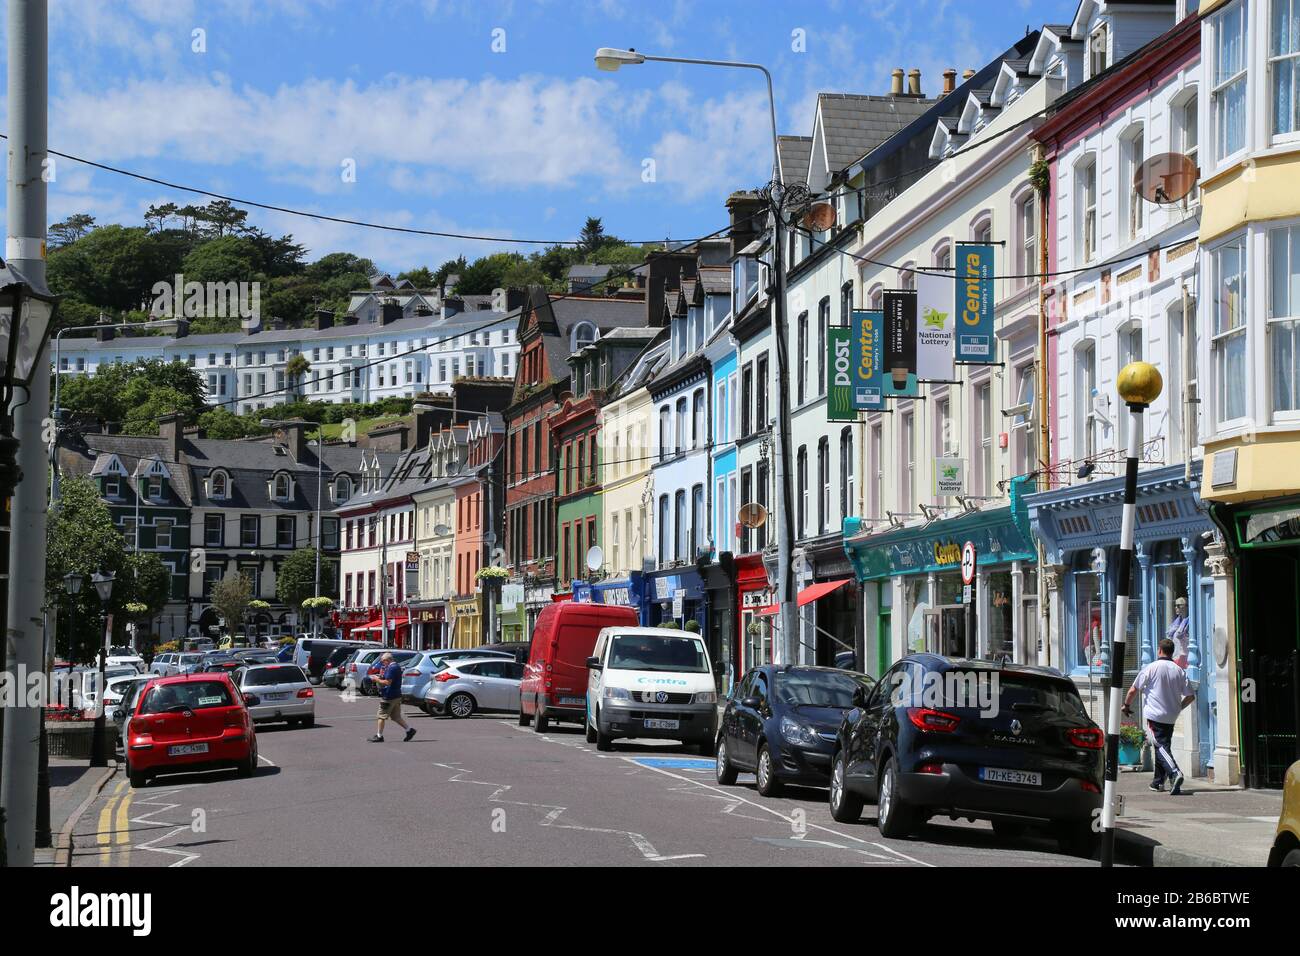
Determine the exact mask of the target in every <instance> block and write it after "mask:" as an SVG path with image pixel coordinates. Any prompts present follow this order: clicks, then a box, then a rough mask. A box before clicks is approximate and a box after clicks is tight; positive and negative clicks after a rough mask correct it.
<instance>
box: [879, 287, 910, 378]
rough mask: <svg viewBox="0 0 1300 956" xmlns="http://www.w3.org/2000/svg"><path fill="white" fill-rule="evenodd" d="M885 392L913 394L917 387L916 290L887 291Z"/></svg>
mask: <svg viewBox="0 0 1300 956" xmlns="http://www.w3.org/2000/svg"><path fill="white" fill-rule="evenodd" d="M883 371H884V384H885V394H886V395H893V396H898V397H912V396H915V395H917V394H918V392H917V389H916V293H915V292H914V291H912V290H909V289H895V290H889V291H886V292H885V367H884V369H883Z"/></svg>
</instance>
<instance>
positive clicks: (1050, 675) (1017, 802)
mask: <svg viewBox="0 0 1300 956" xmlns="http://www.w3.org/2000/svg"><path fill="white" fill-rule="evenodd" d="M854 703H855V705H856V706H855V707H854V709H853V710H851V711H849V712H848V713H847V714H845V715H844V721H843V723H842V724H841V725H840V729H839V734H838V735H837V738H836V742H835V756H834V762H833V763H832V765H831V790H830V807H831V815H832V816H833V817H834V818H835V819H836V820H838V821H839V822H841V823H851V822H855V821H857V820H858V818H859V817H860V816H861V814H862V806H863V803H864V802H867V801H874V802H875V804H876V808H877V813H876V818H877V821H876V822H877V826H879V828H880V833H881V835H882V836H885V837H891V838H897V837H905V836H907V835H908V834H909V833H911V832H912V831H913V830H914V829H916V828H917V827H919V826H921V825H922V824H923V823H925V822H926V820H928V819H929V818H930V817H931V816H934V815H936V814H940V813H943V814H947V815H948V816H949V817H950V818H952V819H957V818H959V817H967V818H969V819H977V818H978V819H985V820H990V821H992V823H993V829H994V832H996V833H997V834H998V835H999V836H1004V837H1013V836H1017V835H1019V834H1020V833H1022V832H1023V831H1024V830H1025V828H1026V827H1027V826H1030V825H1035V824H1038V825H1047V826H1049V827H1051V828H1052V830H1053V831H1054V833H1055V835H1056V837H1057V840H1058V841H1059V842H1060V844H1061V849H1062V850H1063V851H1065V852H1067V853H1074V854H1078V855H1083V856H1088V855H1091V854H1092V852H1093V849H1094V847H1095V845H1096V833H1095V831H1094V829H1093V821H1094V818H1095V817H1096V811H1097V810H1098V809H1099V808H1100V807H1101V800H1102V770H1103V762H1104V744H1105V736H1104V735H1103V734H1102V732H1101V730H1100V729H1099V728H1098V727H1097V725H1096V724H1094V723H1093V722H1092V720H1091V719H1090V718H1089V717H1088V712H1087V711H1086V710H1085V709H1084V706H1083V701H1082V700H1081V699H1080V697H1079V692H1078V690H1077V689H1076V688H1075V686H1074V684H1073V683H1072V682H1071V681H1070V680H1069V679H1068V678H1066V677H1065V676H1063V675H1062V674H1061V673H1060V672H1058V671H1056V670H1053V669H1051V668H1041V667H1028V666H1021V665H1015V664H1003V665H999V664H997V663H992V662H989V661H983V660H964V659H954V658H948V657H940V656H939V655H937V654H913V655H911V656H909V657H905V658H904V659H902V660H901V661H898V662H897V663H896V664H894V666H893V667H891V668H890V669H889V670H888V671H886V673H885V675H884V676H883V677H882V678H881V679H880V682H879V683H878V684H876V686H875V688H873V689H872V691H871V692H870V694H865V693H860V694H858V695H857V699H856V700H855V701H854Z"/></svg>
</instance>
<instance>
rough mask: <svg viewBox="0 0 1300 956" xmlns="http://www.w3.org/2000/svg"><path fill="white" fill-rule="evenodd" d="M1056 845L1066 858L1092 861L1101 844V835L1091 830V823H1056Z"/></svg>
mask: <svg viewBox="0 0 1300 956" xmlns="http://www.w3.org/2000/svg"><path fill="white" fill-rule="evenodd" d="M1055 829H1056V845H1057V847H1058V848H1060V851H1061V852H1062V853H1064V854H1066V855H1068V856H1080V857H1083V858H1085V859H1092V857H1094V856H1095V855H1096V853H1097V849H1098V847H1099V846H1100V844H1101V834H1099V833H1097V832H1096V831H1095V830H1093V828H1092V823H1091V821H1085V822H1083V823H1058V824H1057V825H1056V827H1055Z"/></svg>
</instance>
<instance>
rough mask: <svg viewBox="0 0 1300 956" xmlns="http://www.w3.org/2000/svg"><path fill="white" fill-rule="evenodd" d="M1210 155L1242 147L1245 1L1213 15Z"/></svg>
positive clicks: (1219, 157) (1224, 154) (1223, 155)
mask: <svg viewBox="0 0 1300 956" xmlns="http://www.w3.org/2000/svg"><path fill="white" fill-rule="evenodd" d="M1212 31H1213V32H1212V38H1213V40H1212V42H1213V44H1214V74H1213V87H1212V88H1211V90H1210V107H1211V115H1212V118H1213V122H1214V158H1215V159H1216V160H1222V159H1224V158H1226V157H1228V156H1231V155H1232V154H1233V153H1236V152H1238V151H1240V150H1242V149H1244V148H1245V147H1246V57H1247V52H1246V4H1245V2H1244V0H1237V3H1235V4H1233V5H1232V6H1230V7H1228V8H1227V9H1225V10H1224V11H1223V12H1222V13H1220V14H1219V15H1218V16H1216V17H1215V18H1214V23H1213V27H1212Z"/></svg>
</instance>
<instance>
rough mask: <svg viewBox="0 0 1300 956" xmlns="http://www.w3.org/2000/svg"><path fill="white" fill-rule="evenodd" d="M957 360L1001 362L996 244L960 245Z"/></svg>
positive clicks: (958, 248)
mask: <svg viewBox="0 0 1300 956" xmlns="http://www.w3.org/2000/svg"><path fill="white" fill-rule="evenodd" d="M956 273H957V278H956V284H957V301H956V314H957V361H958V363H963V362H964V363H970V364H976V365H980V364H984V365H987V364H990V363H993V362H996V361H997V340H996V338H995V337H994V334H993V247H992V246H989V245H959V246H957V266H956Z"/></svg>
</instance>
